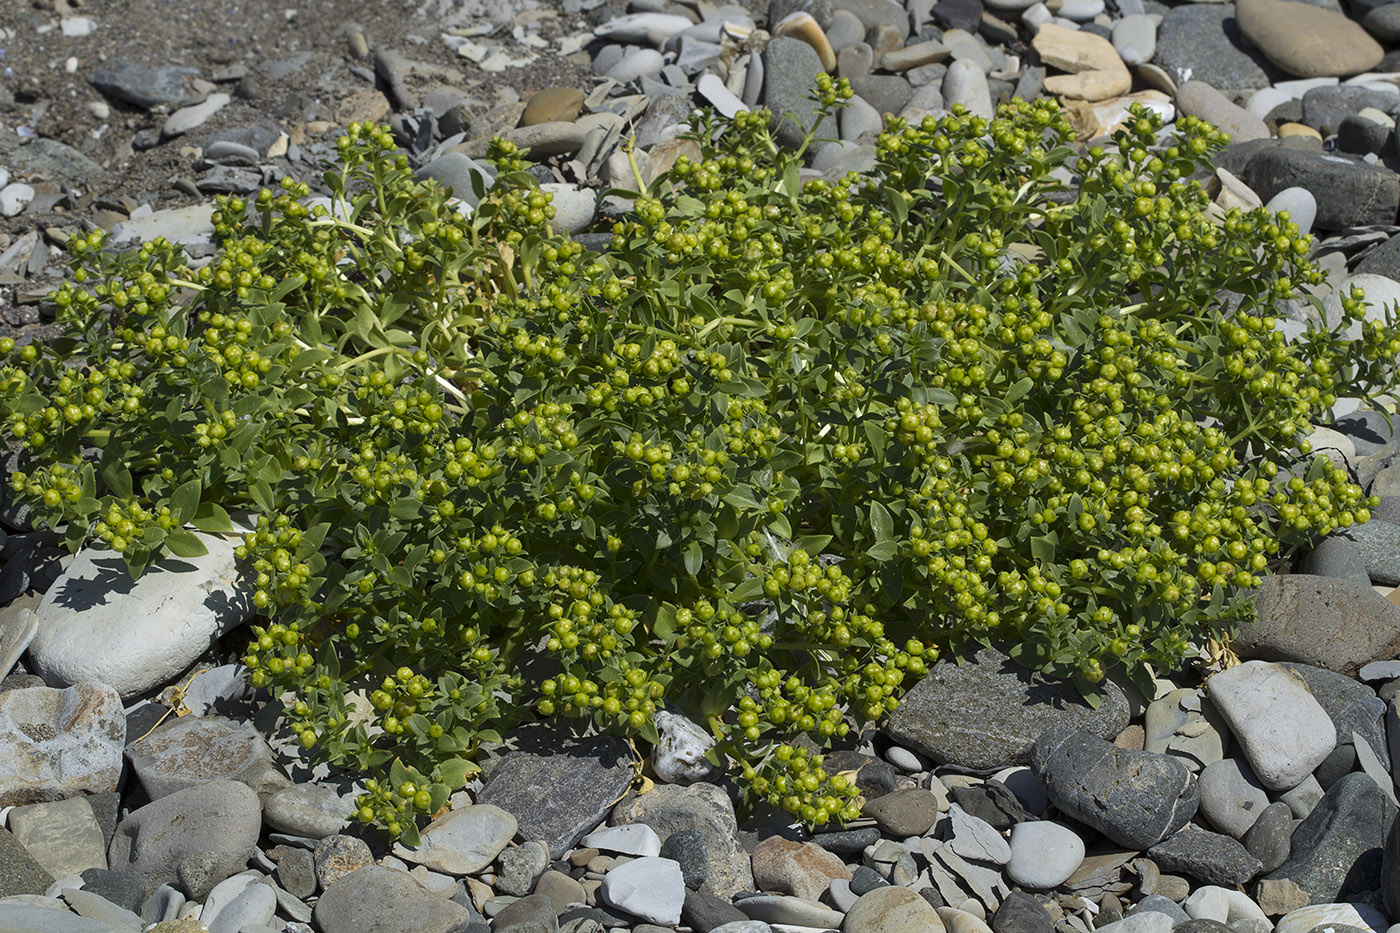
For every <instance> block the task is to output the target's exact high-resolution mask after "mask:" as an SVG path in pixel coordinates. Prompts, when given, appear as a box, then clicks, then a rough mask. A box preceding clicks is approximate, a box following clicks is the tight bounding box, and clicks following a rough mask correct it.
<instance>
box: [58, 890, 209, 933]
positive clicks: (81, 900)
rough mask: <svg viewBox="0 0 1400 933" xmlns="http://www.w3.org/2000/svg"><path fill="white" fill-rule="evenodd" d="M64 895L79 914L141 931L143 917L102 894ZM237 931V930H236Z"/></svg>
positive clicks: (66, 892) (114, 926)
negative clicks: (119, 905)
mask: <svg viewBox="0 0 1400 933" xmlns="http://www.w3.org/2000/svg"><path fill="white" fill-rule="evenodd" d="M62 897H63V899H64V900H65V901H67V902H68V906H70V907H72V908H73V910H74V911H76V912H77V913H78V915H79V916H82V917H87V918H88V919H89V920H96V921H98V922H100V923H105V924H107V925H108V926H109V927H111V928H112V929H114V930H121V931H123V933H140V931H141V918H140V917H138V916H137V915H136V914H134V913H132V912H131V911H129V910H127V909H126V908H124V907H118V906H117V905H116V904H113V903H112V902H111V901H109V900H107V899H106V898H105V897H103V896H102V895H100V894H94V893H92V892H91V891H83V890H81V889H76V888H64V889H63V892H62ZM235 933H237V931H235Z"/></svg>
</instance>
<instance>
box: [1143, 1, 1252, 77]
mask: <svg viewBox="0 0 1400 933" xmlns="http://www.w3.org/2000/svg"><path fill="white" fill-rule="evenodd" d="M1152 61H1153V63H1154V64H1156V65H1158V66H1159V67H1161V68H1162V69H1163V70H1164V71H1166V72H1167V74H1168V75H1170V76H1171V78H1172V80H1173V81H1175V82H1176V83H1177V84H1178V85H1181V84H1184V83H1185V82H1186V81H1188V80H1196V81H1204V82H1205V83H1206V84H1209V85H1210V86H1211V87H1213V88H1216V89H1217V90H1219V91H1221V92H1223V93H1226V94H1229V93H1231V92H1238V91H1246V90H1257V89H1258V88H1263V87H1268V86H1269V85H1270V84H1271V83H1273V81H1272V78H1273V76H1274V75H1277V74H1279V72H1278V69H1276V68H1275V67H1274V66H1273V65H1272V64H1270V63H1269V61H1268V59H1266V58H1265V57H1264V56H1263V55H1262V54H1261V53H1260V52H1258V51H1255V50H1253V49H1251V48H1249V46H1248V45H1247V43H1246V41H1245V39H1244V36H1243V35H1241V33H1240V30H1239V27H1238V26H1237V25H1235V11H1234V6H1233V5H1232V4H1228V3H1224V4H1213V3H1212V4H1191V3H1188V4H1185V5H1183V6H1178V7H1175V8H1173V9H1171V10H1168V11H1167V12H1166V14H1165V15H1164V16H1163V17H1162V21H1161V23H1159V24H1158V26H1157V50H1156V53H1155V54H1154V55H1153V56H1152Z"/></svg>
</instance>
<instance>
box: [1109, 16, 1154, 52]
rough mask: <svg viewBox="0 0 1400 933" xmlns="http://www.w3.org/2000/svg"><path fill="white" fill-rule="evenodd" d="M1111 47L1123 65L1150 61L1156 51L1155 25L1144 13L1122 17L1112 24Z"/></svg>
mask: <svg viewBox="0 0 1400 933" xmlns="http://www.w3.org/2000/svg"><path fill="white" fill-rule="evenodd" d="M1113 47H1114V48H1115V49H1116V50H1117V51H1118V56H1119V57H1120V58H1122V59H1123V64H1125V65H1141V64H1142V63H1143V62H1147V61H1151V60H1152V55H1153V53H1154V52H1156V51H1157V24H1156V23H1154V22H1153V21H1152V17H1150V16H1148V15H1147V14H1145V13H1144V14H1139V15H1137V16H1125V17H1123V18H1122V19H1120V20H1119V21H1118V22H1116V23H1114V24H1113Z"/></svg>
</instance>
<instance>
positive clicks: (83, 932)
mask: <svg viewBox="0 0 1400 933" xmlns="http://www.w3.org/2000/svg"><path fill="white" fill-rule="evenodd" d="M0 930H4V931H5V933H119V931H117V930H114V929H113V928H112V927H111V926H109V925H108V924H105V923H103V922H102V921H100V920H91V919H89V918H87V917H80V916H78V915H77V914H73V913H69V912H68V911H66V910H51V909H50V908H48V907H32V906H29V905H27V904H6V905H4V906H0Z"/></svg>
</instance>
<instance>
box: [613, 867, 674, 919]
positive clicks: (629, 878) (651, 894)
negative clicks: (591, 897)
mask: <svg viewBox="0 0 1400 933" xmlns="http://www.w3.org/2000/svg"><path fill="white" fill-rule="evenodd" d="M598 893H599V895H601V896H602V898H603V901H604V902H605V903H607V904H609V905H611V906H613V907H616V908H618V909H619V910H625V911H627V912H628V913H629V914H632V915H633V916H636V917H640V918H642V919H643V920H645V921H647V922H648V923H659V924H664V925H666V926H675V925H676V924H678V923H680V920H681V905H682V904H683V903H684V902H685V879H684V878H682V876H681V866H680V863H679V862H677V861H674V860H673V859H668V858H657V857H655V856H648V857H645V858H639V859H635V860H633V861H631V862H627V863H626V864H624V865H619V866H617V867H616V868H613V869H611V870H610V871H609V872H608V873H607V874H606V875H604V876H603V884H602V886H601V887H599V889H598Z"/></svg>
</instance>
